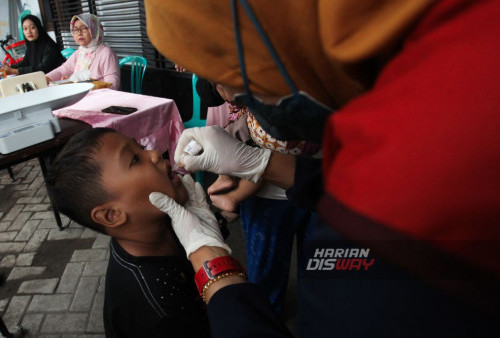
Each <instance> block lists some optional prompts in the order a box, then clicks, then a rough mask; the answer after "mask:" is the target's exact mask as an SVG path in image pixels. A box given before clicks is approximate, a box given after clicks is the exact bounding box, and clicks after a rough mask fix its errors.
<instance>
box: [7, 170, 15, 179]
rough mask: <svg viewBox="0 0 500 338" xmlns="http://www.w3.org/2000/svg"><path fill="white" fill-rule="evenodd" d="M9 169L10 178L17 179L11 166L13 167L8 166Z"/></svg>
mask: <svg viewBox="0 0 500 338" xmlns="http://www.w3.org/2000/svg"><path fill="white" fill-rule="evenodd" d="M7 171H8V172H9V176H10V179H11V180H12V181H15V180H16V178H15V177H14V172H13V171H12V168H11V167H8V168H7Z"/></svg>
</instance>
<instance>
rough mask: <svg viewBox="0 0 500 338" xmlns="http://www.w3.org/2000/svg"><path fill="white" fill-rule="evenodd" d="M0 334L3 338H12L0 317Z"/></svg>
mask: <svg viewBox="0 0 500 338" xmlns="http://www.w3.org/2000/svg"><path fill="white" fill-rule="evenodd" d="M0 333H2V336H4V337H12V333H10V332H9V330H8V329H7V326H5V323H4V322H3V319H2V317H0Z"/></svg>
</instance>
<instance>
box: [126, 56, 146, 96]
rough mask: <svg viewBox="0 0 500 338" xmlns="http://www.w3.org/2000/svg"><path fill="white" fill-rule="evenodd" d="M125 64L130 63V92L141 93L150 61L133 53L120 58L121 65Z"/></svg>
mask: <svg viewBox="0 0 500 338" xmlns="http://www.w3.org/2000/svg"><path fill="white" fill-rule="evenodd" d="M124 64H130V92H132V93H136V94H141V93H142V80H143V79H144V74H145V73H146V67H147V65H148V61H147V60H146V58H144V57H142V56H136V55H131V56H125V57H123V58H121V59H120V61H119V65H120V67H121V66H123V65H124Z"/></svg>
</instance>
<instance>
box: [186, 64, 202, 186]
mask: <svg viewBox="0 0 500 338" xmlns="http://www.w3.org/2000/svg"><path fill="white" fill-rule="evenodd" d="M197 82H198V76H196V74H194V73H193V76H192V77H191V87H192V92H193V115H192V116H191V119H190V120H189V121H186V122H184V127H185V128H193V127H204V126H205V125H206V124H207V120H202V119H201V113H200V112H201V100H200V96H199V95H198V92H197V91H196V83H197ZM194 179H195V181H196V182H199V183H200V184H201V185H202V186H203V172H202V171H197V172H195V173H194Z"/></svg>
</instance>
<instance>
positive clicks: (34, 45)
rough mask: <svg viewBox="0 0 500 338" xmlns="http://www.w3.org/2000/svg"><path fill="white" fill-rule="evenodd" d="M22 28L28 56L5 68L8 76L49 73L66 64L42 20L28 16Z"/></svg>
mask: <svg viewBox="0 0 500 338" xmlns="http://www.w3.org/2000/svg"><path fill="white" fill-rule="evenodd" d="M22 26H23V33H24V40H25V41H26V54H25V55H24V59H23V61H21V62H20V63H18V64H16V65H13V66H12V67H9V66H6V67H4V70H5V72H6V73H7V75H21V74H27V73H33V72H37V71H42V72H44V73H48V72H50V71H51V70H53V69H54V68H56V67H59V66H60V65H61V64H62V63H63V62H64V58H63V57H62V55H61V49H60V48H59V47H58V46H57V44H56V43H55V42H54V40H52V39H51V38H50V36H49V35H48V34H47V32H46V31H45V29H44V28H43V27H42V23H41V22H40V19H38V18H37V17H36V16H34V15H31V14H30V15H27V16H26V17H24V19H23V22H22Z"/></svg>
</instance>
